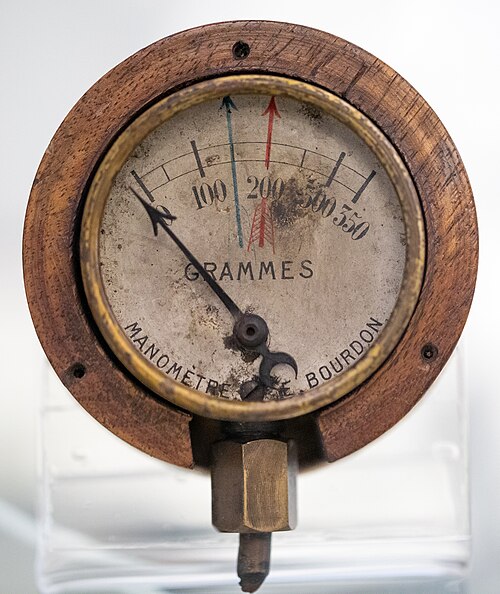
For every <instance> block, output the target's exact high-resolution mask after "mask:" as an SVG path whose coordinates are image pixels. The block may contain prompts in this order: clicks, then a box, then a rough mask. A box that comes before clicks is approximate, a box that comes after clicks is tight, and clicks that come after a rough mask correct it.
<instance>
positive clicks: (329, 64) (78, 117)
mask: <svg viewBox="0 0 500 594" xmlns="http://www.w3.org/2000/svg"><path fill="white" fill-rule="evenodd" d="M251 73H258V74H268V75H276V76H281V77H288V78H291V79H296V80H299V81H304V82H307V83H310V84H313V85H315V86H317V87H319V88H322V89H324V90H326V91H329V92H331V93H333V94H335V95H337V96H339V97H341V98H342V99H344V100H345V101H346V102H348V103H349V104H351V105H352V106H354V107H355V108H357V109H358V110H359V111H361V112H362V113H363V114H364V115H365V116H367V118H368V119H369V120H371V121H372V122H373V123H374V124H375V125H376V126H377V127H378V128H379V129H380V130H381V131H382V132H383V133H384V134H385V136H386V137H387V139H388V140H389V142H390V143H391V145H392V146H393V147H394V148H395V149H396V150H397V151H398V153H399V155H400V157H401V158H402V160H403V162H404V163H405V165H406V167H407V169H408V171H409V172H410V175H411V177H412V180H413V183H414V185H415V187H416V189H417V192H418V195H419V199H420V202H421V207H422V212H423V217H424V224H425V232H426V260H425V272H424V279H423V284H422V288H421V292H420V296H419V299H418V302H417V305H416V307H415V309H414V312H413V315H412V317H411V319H410V322H409V324H408V326H407V329H406V331H405V333H404V334H403V336H402V338H401V340H400V342H399V343H398V345H397V346H396V348H395V349H394V350H393V351H392V353H391V354H390V355H389V356H388V357H387V359H386V360H385V361H384V363H383V364H382V365H381V366H380V367H379V368H378V369H377V370H376V371H375V372H374V373H373V374H372V375H371V376H370V377H369V378H368V379H367V380H366V381H365V382H364V383H362V384H361V385H360V386H358V387H357V388H355V389H354V390H352V391H351V392H350V393H348V394H347V395H346V396H344V397H343V398H342V399H340V400H338V401H336V402H334V403H332V404H330V405H328V406H326V407H324V408H323V409H321V410H318V411H316V412H313V413H309V414H307V415H305V416H302V417H298V418H296V419H290V420H287V421H284V422H283V427H282V432H283V433H284V434H285V435H286V436H287V437H292V438H293V437H295V438H296V440H297V443H298V446H299V456H300V460H301V462H302V463H303V464H304V465H305V464H310V463H312V462H316V461H319V460H327V461H330V462H331V461H334V460H336V459H339V458H342V457H343V456H346V455H348V454H350V453H352V452H354V451H356V450H358V449H359V448H361V447H363V446H364V445H366V444H368V443H369V442H371V441H372V440H374V439H375V438H377V437H378V436H379V435H381V434H382V433H384V432H385V431H387V430H388V429H389V428H390V427H392V426H393V425H394V424H395V423H396V422H398V421H399V420H400V419H401V418H402V417H403V416H404V415H405V414H406V413H407V412H408V411H409V410H410V409H411V408H412V407H413V406H414V405H415V404H416V402H417V401H418V400H419V399H420V398H421V396H422V395H423V394H424V393H425V391H426V390H427V389H428V388H429V386H430V385H431V383H432V382H433V381H434V379H435V378H436V377H437V375H438V374H439V372H440V371H441V369H442V368H443V366H444V364H445V363H446V361H447V359H448V358H449V356H450V355H451V353H452V351H453V348H454V346H455V344H456V342H457V340H458V338H459V337H460V334H461V331H462V329H463V326H464V324H465V321H466V318H467V314H468V311H469V308H470V304H471V300H472V296H473V292H474V286H475V279H476V271H477V257H478V240H477V224H476V217H475V210H474V202H473V197H472V192H471V189H470V186H469V182H468V179H467V175H466V173H465V169H464V166H463V164H462V161H461V159H460V156H459V154H458V152H457V150H456V148H455V146H454V144H453V142H452V140H451V138H450V137H449V135H448V133H447V132H446V130H445V128H444V126H443V124H442V123H441V122H440V120H439V119H438V117H437V116H436V114H435V113H434V112H433V111H432V109H431V108H430V107H429V106H428V105H427V103H426V102H425V101H424V99H423V98H422V97H421V96H420V95H419V94H418V93H417V92H416V91H415V90H414V89H413V88H412V87H411V86H410V85H409V84H408V83H407V82H406V81H405V80H404V79H403V78H402V77H401V76H399V75H398V74H397V73H396V72H394V71H393V70H392V69H391V68H390V67H388V66H387V65H385V64H384V63H383V62H381V61H380V60H378V59H377V58H375V57H374V56H372V55H370V54H369V53H367V52H365V51H363V50H362V49H360V48H358V47H356V46H355V45H353V44H351V43H348V42H346V41H344V40H342V39H340V38H338V37H335V36H333V35H330V34H327V33H323V32H320V31H317V30H313V29H309V28H306V27H301V26H297V25H290V24H284V23H273V22H264V21H246V22H245V21H244V22H232V23H221V24H215V25H207V26H204V27H200V28H196V29H191V30H189V31H185V32H182V33H179V34H176V35H173V36H171V37H168V38H165V39H162V40H160V41H158V42H156V43H154V44H152V45H151V46H149V47H147V48H145V49H143V50H141V51H139V52H137V53H136V54H134V55H133V56H131V57H130V58H128V59H127V60H125V61H124V62H122V63H121V64H119V65H118V66H116V67H115V68H114V69H113V70H111V71H110V72H109V73H108V74H106V75H105V76H104V77H103V78H101V79H100V80H99V81H98V82H97V83H96V84H95V85H94V86H93V87H92V88H91V89H90V90H89V91H88V92H87V93H86V94H85V95H84V96H83V97H82V99H80V101H79V102H78V103H77V104H76V105H75V107H74V108H73V109H72V111H71V112H70V113H69V114H68V116H67V117H66V119H65V120H64V122H63V123H62V125H61V126H60V128H59V129H58V131H57V132H56V134H55V136H54V138H53V139H52V141H51V143H50V145H49V147H48V149H47V151H46V153H45V155H44V157H43V160H42V162H41V164H40V167H39V169H38V172H37V174H36V177H35V180H34V183H33V188H32V191H31V196H30V201H29V205H28V210H27V214H26V221H25V232H24V273H25V285H26V293H27V297H28V302H29V307H30V311H31V315H32V318H33V322H34V324H35V327H36V330H37V333H38V336H39V338H40V341H41V343H42V346H43V348H44V350H45V352H46V354H47V356H48V358H49V360H50V362H51V364H52V366H53V367H54V369H55V371H56V373H57V374H58V375H59V377H60V378H61V380H62V381H63V383H64V385H65V386H66V387H67V388H68V389H69V391H70V392H71V393H72V394H73V396H74V397H75V398H76V399H77V400H78V401H79V402H80V404H81V405H82V406H83V407H84V408H85V409H86V410H87V411H88V412H89V413H90V414H91V415H92V416H94V417H95V418H96V419H97V420H98V421H99V422H100V423H102V424H103V425H104V426H105V427H107V428H108V429H109V430H111V431H112V432H113V433H115V434H116V435H118V436H119V437H121V438H122V439H124V440H125V441H127V442H128V443H130V444H132V445H134V446H135V447H137V448H139V449H141V450H143V451H144V452H147V453H148V454H150V455H153V456H155V457H157V458H160V459H162V460H164V461H166V462H170V463H173V464H177V465H179V466H184V467H193V466H195V465H201V466H204V465H207V464H208V460H207V459H206V452H208V451H209V450H210V448H209V447H208V446H209V444H210V443H211V442H212V441H214V440H215V439H218V437H219V435H220V422H218V421H214V420H207V419H203V418H201V417H198V416H195V415H192V414H190V413H188V412H186V411H183V410H181V409H179V408H176V407H175V406H173V405H172V404H170V403H169V402H167V401H166V400H164V399H162V398H160V397H158V396H156V395H155V394H154V393H153V392H151V391H150V390H148V389H147V388H146V387H145V386H144V385H142V384H141V383H139V382H138V381H137V380H136V379H135V378H134V377H133V376H132V375H131V374H130V373H129V372H128V371H127V370H126V369H125V368H124V367H123V366H122V365H121V363H120V362H119V361H118V360H117V359H116V357H115V356H114V355H113V353H112V351H111V350H110V348H109V347H108V346H107V344H106V342H105V341H104V340H103V339H102V338H101V336H100V333H99V330H98V328H97V326H96V324H95V322H94V320H93V317H92V314H91V313H90V311H89V308H88V305H87V303H86V299H85V294H84V291H83V287H82V279H81V271H80V254H79V238H80V224H81V215H82V210H83V205H84V202H85V197H86V193H87V191H88V188H89V185H90V182H91V180H92V179H93V175H94V173H95V171H96V168H97V167H98V166H99V163H100V161H101V159H102V157H103V155H104V154H105V153H106V151H107V149H108V147H109V146H110V145H111V143H112V142H113V141H114V140H115V139H116V137H117V136H118V135H119V133H120V132H121V131H122V130H123V129H124V128H125V127H126V126H127V125H128V124H129V123H130V122H131V121H132V120H133V119H134V118H136V117H137V116H138V115H139V114H140V113H142V112H143V111H144V110H145V109H146V108H147V107H149V106H150V105H152V104H153V103H155V102H157V101H158V100H159V99H161V98H164V97H166V96H168V95H170V94H172V93H173V92H175V91H178V90H180V89H183V88H185V87H188V86H190V85H192V84H194V83H196V82H199V81H202V80H207V79H211V78H216V77H220V76H224V75H230V74H251Z"/></svg>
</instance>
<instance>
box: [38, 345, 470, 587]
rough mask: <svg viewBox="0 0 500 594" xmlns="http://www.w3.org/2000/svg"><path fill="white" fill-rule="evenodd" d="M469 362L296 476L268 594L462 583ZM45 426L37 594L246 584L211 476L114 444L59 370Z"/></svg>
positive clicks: (454, 362)
mask: <svg viewBox="0 0 500 594" xmlns="http://www.w3.org/2000/svg"><path fill="white" fill-rule="evenodd" d="M461 357H462V355H461V354H460V353H456V354H455V355H454V356H453V358H452V359H451V361H450V362H449V363H448V365H447V367H446V369H445V371H444V372H443V374H442V375H441V377H440V378H439V380H438V382H437V383H436V384H435V385H434V386H433V388H432V389H431V390H430V392H429V393H428V394H427V395H426V396H425V397H424V399H423V400H422V401H421V403H420V404H419V405H417V407H416V408H415V409H414V411H412V413H411V414H409V415H408V416H407V417H406V418H405V419H403V421H401V422H400V423H399V424H398V425H397V426H396V427H395V428H393V429H392V430H391V431H389V432H388V433H387V434H386V435H384V436H383V437H381V438H379V439H378V440H376V441H375V442H374V443H373V444H371V445H370V446H368V447H366V448H364V449H363V450H362V451H360V452H358V453H356V454H354V455H352V456H350V457H348V458H346V459H344V460H341V461H339V462H337V463H335V464H331V465H325V466H324V467H322V468H319V469H315V470H311V471H309V472H306V473H303V474H301V475H300V476H299V478H298V506H299V507H298V509H299V526H298V528H297V529H296V530H295V531H294V532H286V533H278V534H275V535H274V536H273V552H272V568H271V574H270V576H269V578H268V580H267V582H266V583H265V585H264V586H263V587H262V588H261V590H260V591H259V592H260V593H261V594H266V593H268V594H271V593H273V594H320V593H321V594H329V593H342V594H347V593H351V592H352V593H360V592H362V593H363V594H371V593H373V594H374V593H377V594H381V593H383V594H390V593H398V594H401V592H404V593H405V594H417V593H419V594H429V593H430V592H432V593H433V594H440V593H443V594H444V593H447V594H449V593H450V592H461V591H462V590H461V585H460V584H461V581H462V578H463V577H464V572H465V570H466V567H467V563H468V560H469V555H470V531H469V508H468V476H467V431H466V428H467V424H468V416H467V406H466V397H465V395H464V389H463V386H464V381H463V377H462V371H461V370H462V369H463V365H462V361H461ZM402 389H404V387H402ZM40 427H41V431H40V438H41V467H40V475H39V484H40V488H39V494H40V497H39V502H40V506H39V520H40V522H39V542H38V561H37V564H38V567H37V575H38V583H39V587H40V590H41V592H42V594H54V593H64V594H70V593H75V594H76V593H78V594H82V593H85V594H90V593H100V594H114V593H133V594H153V593H160V592H162V593H163V594H166V593H170V594H175V593H179V594H180V593H182V594H194V593H197V594H223V593H226V592H227V593H237V592H239V587H238V584H237V578H236V574H235V563H236V553H237V543H238V537H237V535H232V534H219V533H218V532H216V531H215V530H214V529H213V528H212V526H211V523H210V517H211V510H210V497H211V495H210V479H209V476H208V475H206V474H203V473H200V472H197V471H189V470H183V469H179V468H176V467H174V466H170V465H168V464H165V463H162V462H160V461H158V460H155V459H153V458H150V457H148V456H147V455H145V454H143V453H141V452H139V451H137V450H135V449H134V448H132V447H130V446H129V445H127V444H126V443H124V442H122V441H121V440H119V439H118V438H116V437H115V436H114V435H112V434H111V433H110V432H108V431H107V430H106V429H104V428H103V427H102V426H100V425H99V424H98V423H97V422H96V421H95V420H94V419H93V418H92V417H91V416H90V415H88V414H87V413H86V412H85V411H84V410H83V409H82V408H81V407H80V406H79V405H78V404H77V403H76V401H75V400H73V398H72V397H71V396H70V394H69V393H68V392H67V391H66V390H65V389H64V388H63V387H62V385H61V383H60V382H59V380H58V379H57V377H56V376H55V375H54V374H53V372H52V371H51V370H50V371H49V370H48V371H47V385H46V388H45V390H44V393H43V395H42V401H41V407H40Z"/></svg>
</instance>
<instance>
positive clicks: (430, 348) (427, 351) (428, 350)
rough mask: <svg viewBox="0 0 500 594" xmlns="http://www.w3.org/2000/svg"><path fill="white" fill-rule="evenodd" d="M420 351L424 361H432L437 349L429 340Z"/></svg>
mask: <svg viewBox="0 0 500 594" xmlns="http://www.w3.org/2000/svg"><path fill="white" fill-rule="evenodd" d="M420 353H421V355H422V359H424V360H425V361H432V359H435V358H436V357H437V354H438V349H437V347H436V346H435V345H433V344H432V343H430V342H429V343H428V344H426V345H424V346H423V347H422V350H421V351H420Z"/></svg>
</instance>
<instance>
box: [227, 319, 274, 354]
mask: <svg viewBox="0 0 500 594" xmlns="http://www.w3.org/2000/svg"><path fill="white" fill-rule="evenodd" d="M233 335H234V337H235V339H236V340H237V341H238V342H239V343H240V344H241V345H242V346H245V347H250V348H252V347H257V346H259V345H261V344H265V343H266V342H267V339H268V336H269V328H268V327H267V324H266V322H265V320H264V319H263V318H261V317H260V316H258V315H256V314H251V313H245V314H243V315H242V316H241V317H240V319H239V320H238V321H237V322H236V324H235V325H234V328H233Z"/></svg>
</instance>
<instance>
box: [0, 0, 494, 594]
mask: <svg viewBox="0 0 500 594" xmlns="http://www.w3.org/2000/svg"><path fill="white" fill-rule="evenodd" d="M255 18H258V19H269V20H282V21H289V22H296V23H300V24H303V25H309V26H312V27H317V28H319V29H323V30H325V31H329V32H331V33H334V34H336V35H338V36H340V37H344V38H346V39H348V40H349V41H352V42H354V43H356V44H357V45H360V46H361V47H363V48H364V49H366V50H368V51H369V52H371V53H373V54H375V55H376V56H378V57H379V58H381V59H382V60H383V61H385V62H387V63H388V64H389V65H391V66H392V67H393V68H395V69H396V70H397V71H398V72H399V73H400V74H402V75H403V76H404V77H405V78H406V79H407V80H409V81H410V82H411V83H412V84H413V85H414V86H415V87H416V89H417V90H418V91H419V92H420V93H421V94H422V95H423V96H424V97H425V98H426V99H427V101H428V102H429V103H430V104H431V106H432V107H433V108H434V109H435V111H436V112H437V114H438V115H439V117H440V118H441V119H442V120H443V122H444V124H445V126H446V127H447V128H448V130H449V132H450V134H451V136H452V137H453V139H454V141H455V143H456V144H457V146H458V149H459V151H460V153H461V155H462V157H463V159H464V161H465V165H466V167H467V170H468V173H469V176H470V179H471V183H472V187H473V189H474V192H475V196H476V204H477V210H478V217H479V224H480V238H481V240H480V248H481V258H480V274H479V280H478V285H477V291H476V298H475V302H474V305H473V308H472V312H471V315H470V318H469V322H468V325H467V328H466V331H465V339H466V352H467V366H468V383H469V384H468V390H469V394H470V401H471V405H470V415H471V419H470V421H471V423H470V424H471V429H470V432H471V441H470V454H471V487H472V526H473V539H474V554H473V561H472V566H471V575H470V579H469V583H468V586H467V590H468V591H469V592H471V593H473V594H483V593H488V594H490V593H491V594H495V593H497V592H499V591H500V505H499V501H500V430H499V425H500V400H499V398H498V390H497V383H498V382H497V373H498V371H499V370H500V366H499V364H498V360H497V356H496V350H495V346H494V345H495V343H496V339H497V337H498V336H500V325H499V323H498V314H497V307H495V306H496V305H497V304H498V293H499V281H498V264H499V256H500V253H499V249H498V247H499V245H500V240H499V231H498V222H499V217H500V207H499V202H500V200H499V199H500V196H499V190H498V171H499V169H500V166H499V164H498V158H499V150H498V145H497V142H498V139H499V138H500V118H499V116H498V111H497V110H498V109H500V100H499V91H500V84H499V73H500V24H499V23H500V11H498V9H497V8H496V5H495V3H494V2H493V1H492V2H487V1H485V0H481V1H475V2H465V1H458V2H452V1H441V2H438V1H437V0H434V1H429V0H420V1H419V2H411V3H409V2H407V3H404V2H401V1H399V2H398V1H396V0H392V1H391V0H379V1H374V0H358V2H357V3H356V4H355V5H354V3H353V2H346V1H344V2H339V1H335V0H333V1H330V2H318V1H313V0H308V1H307V2H282V1H279V0H267V1H260V0H252V2H247V3H240V2H229V1H228V0H226V2H223V0H219V1H217V2H211V1H209V0H205V1H203V2H201V1H200V2H197V1H194V0H183V1H182V2H179V3H173V2H167V1H166V0H164V1H159V0H148V1H142V2H140V1H138V0H137V1H132V0H85V1H81V2H76V1H74V0H73V1H70V0H49V1H48V0H38V1H37V0H31V1H30V0H1V3H0V81H1V85H0V105H1V109H0V118H1V122H0V164H1V165H0V167H1V171H0V173H1V176H0V193H1V201H2V202H1V205H2V210H1V217H0V225H1V232H0V261H1V266H2V269H1V272H2V281H1V282H2V286H1V290H0V298H1V312H2V315H1V340H0V355H1V358H0V361H2V364H1V365H2V366H1V374H2V375H1V377H2V393H1V396H0V593H1V594H4V593H5V594H30V593H31V592H36V590H35V587H34V585H33V569H32V562H33V548H34V542H33V539H34V529H33V522H32V518H33V513H34V493H35V467H36V464H35V461H36V455H37V454H36V441H35V403H36V397H37V393H38V392H39V390H40V381H41V377H42V361H43V354H42V351H41V349H40V347H39V344H38V341H37V339H36V336H35V333H34V331H33V329H32V326H31V321H30V318H29V314H28V310H27V306H26V304H25V298H24V291H23V286H22V272H21V236H22V222H23V216H24V210H25V207H26V202H27V199H28V195H29V190H30V186H31V182H32V180H33V177H34V175H35V171H36V168H37V165H38V163H39V161H40V159H41V157H42V154H43V152H44V150H45V148H46V146H47V144H48V142H49V140H50V138H51V136H52V135H53V133H54V132H55V130H56V128H57V126H58V125H59V123H60V122H61V121H62V119H63V118H64V116H65V115H66V113H67V112H68V111H69V110H70V108H71V107H72V106H73V104H74V103H75V102H76V101H77V100H78V99H79V98H80V96H81V95H82V94H83V93H84V92H85V91H86V90H87V89H88V87H90V86H91V85H92V84H93V83H94V82H95V81H96V80H97V79H98V78H99V77H101V76H102V75H103V74H104V73H105V72H107V71H108V70H109V69H110V68H112V67H113V66H114V65H116V64H117V63H118V62H120V61H121V60H123V59H124V58H126V57H127V56H128V55H130V54H131V53H133V52H135V51H137V50H139V49H140V48H142V47H144V46H146V45H148V44H149V43H152V42H153V41H155V40H157V39H159V38H161V37H164V36H166V35H169V34H171V33H174V32H176V31H179V30H182V29H186V28H189V27H193V26H196V25H200V24H204V23H208V22H215V21H223V20H231V19H255Z"/></svg>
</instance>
